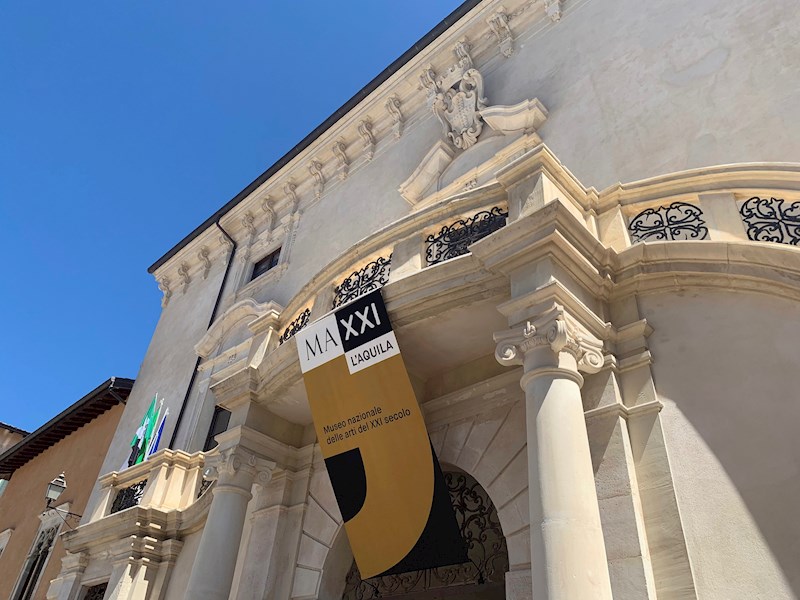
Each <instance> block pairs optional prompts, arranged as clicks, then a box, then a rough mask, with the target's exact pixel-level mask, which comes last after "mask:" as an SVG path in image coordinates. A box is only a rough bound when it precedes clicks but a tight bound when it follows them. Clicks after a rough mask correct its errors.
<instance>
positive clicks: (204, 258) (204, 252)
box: [197, 246, 211, 279]
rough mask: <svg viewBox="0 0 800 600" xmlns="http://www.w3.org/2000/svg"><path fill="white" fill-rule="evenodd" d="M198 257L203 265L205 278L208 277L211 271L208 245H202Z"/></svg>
mask: <svg viewBox="0 0 800 600" xmlns="http://www.w3.org/2000/svg"><path fill="white" fill-rule="evenodd" d="M197 258H198V259H199V260H200V263H201V264H202V265H203V279H208V273H209V272H210V271H211V259H210V258H209V256H208V247H207V246H200V250H198V251H197Z"/></svg>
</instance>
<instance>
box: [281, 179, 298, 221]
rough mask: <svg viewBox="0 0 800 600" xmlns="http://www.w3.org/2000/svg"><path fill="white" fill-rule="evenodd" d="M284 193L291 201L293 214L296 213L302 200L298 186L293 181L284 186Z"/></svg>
mask: <svg viewBox="0 0 800 600" xmlns="http://www.w3.org/2000/svg"><path fill="white" fill-rule="evenodd" d="M283 192H284V193H285V194H286V197H287V198H288V199H289V202H290V206H291V207H292V208H291V210H292V213H296V212H297V209H298V207H299V206H300V198H299V197H298V195H297V185H295V183H294V181H292V180H291V179H290V180H289V181H287V182H286V183H284V184H283Z"/></svg>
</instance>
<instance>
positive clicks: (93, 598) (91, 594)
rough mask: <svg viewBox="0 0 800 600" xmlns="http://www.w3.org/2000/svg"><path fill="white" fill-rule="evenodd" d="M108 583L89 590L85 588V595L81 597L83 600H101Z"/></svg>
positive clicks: (94, 586)
mask: <svg viewBox="0 0 800 600" xmlns="http://www.w3.org/2000/svg"><path fill="white" fill-rule="evenodd" d="M107 588H108V583H99V584H97V585H93V586H92V587H90V588H86V593H85V594H84V595H83V600H103V596H105V595H106V589H107Z"/></svg>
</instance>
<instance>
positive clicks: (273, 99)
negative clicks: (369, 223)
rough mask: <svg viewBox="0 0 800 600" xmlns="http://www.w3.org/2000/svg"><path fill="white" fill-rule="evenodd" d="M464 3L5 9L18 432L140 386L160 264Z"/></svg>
mask: <svg viewBox="0 0 800 600" xmlns="http://www.w3.org/2000/svg"><path fill="white" fill-rule="evenodd" d="M459 4H460V0H435V1H430V0H428V1H425V0H395V1H388V0H387V1H383V0H358V1H350V2H327V1H322V0H318V1H313V2H309V1H306V2H289V1H285V2H276V1H275V0H261V1H260V2H256V1H252V0H242V1H234V2H210V1H207V0H191V1H189V0H169V1H168V2H155V1H143V0H136V1H132V0H130V1H122V2H107V1H104V2H96V1H95V2H92V1H87V2H56V1H52V2H4V3H2V6H0V225H1V226H2V232H1V233H0V251H1V252H2V257H3V262H4V264H5V268H4V270H3V271H4V273H3V276H2V279H0V292H1V293H2V308H3V311H2V312H3V315H4V316H5V323H4V327H3V335H2V338H0V339H1V340H2V341H1V343H0V348H1V350H0V369H2V374H3V376H2V378H0V421H4V422H7V423H10V424H12V425H15V426H17V427H21V428H24V429H27V430H30V431H32V430H34V429H35V428H37V427H39V426H40V425H42V424H43V423H44V422H46V421H47V420H48V419H50V418H51V417H53V416H54V415H56V414H57V413H58V412H60V411H61V410H63V409H64V408H65V407H67V406H68V405H70V404H72V403H73V402H75V401H76V400H78V399H79V398H80V397H82V396H83V395H84V394H86V393H87V392H89V391H90V390H92V389H93V388H94V387H96V386H97V385H98V384H100V383H101V382H102V381H104V380H105V379H107V378H108V377H110V376H112V375H117V376H122V377H135V376H136V373H137V371H138V369H139V365H140V364H141V361H142V358H143V357H144V354H145V351H146V349H147V344H148V342H149V340H150V337H151V335H152V332H153V329H154V327H155V324H156V321H157V319H158V315H159V311H160V304H159V302H160V296H161V294H160V292H159V291H158V289H157V286H156V284H155V282H154V280H153V278H152V277H151V276H150V275H148V274H147V267H148V266H149V265H150V264H151V263H153V262H154V261H155V260H156V259H157V258H159V257H160V256H161V255H162V254H164V253H165V252H166V251H167V250H169V249H170V248H171V247H172V246H173V245H174V244H176V243H177V242H178V241H179V240H180V239H181V238H183V236H184V235H186V234H187V233H189V232H190V231H191V230H192V229H194V227H196V226H197V225H198V224H200V223H201V222H202V221H203V220H204V219H205V218H206V217H208V216H209V215H210V214H211V213H213V212H214V211H215V210H217V209H218V208H219V207H220V206H222V205H223V204H224V203H225V202H227V201H228V200H230V199H231V198H232V197H233V196H234V195H236V193H237V192H239V191H240V190H241V189H242V188H244V187H245V186H246V185H247V184H248V183H250V181H252V180H253V179H255V178H256V177H257V176H258V175H259V174H260V173H261V172H263V171H264V170H266V168H267V167H269V166H270V165H271V164H272V163H273V162H275V161H276V160H277V159H278V158H280V157H281V156H282V155H283V154H284V153H285V152H287V151H288V150H289V149H290V148H291V147H292V146H294V145H295V144H296V143H297V142H298V141H300V139H301V138H302V137H304V136H305V135H306V134H307V133H308V132H309V131H311V130H312V129H313V128H314V127H315V126H316V125H318V124H319V123H320V122H321V121H323V120H324V119H325V118H326V117H327V116H328V115H330V114H331V113H332V112H333V111H334V110H335V109H336V108H338V107H339V106H340V105H341V104H343V103H344V102H345V101H346V100H347V99H348V98H350V96H352V95H353V94H354V93H356V92H357V91H358V90H359V89H361V87H363V86H364V85H365V84H366V83H367V82H368V81H369V80H371V79H372V78H373V77H374V76H375V75H377V74H378V73H379V72H380V71H381V70H383V68H385V67H386V66H388V64H389V63H390V62H391V61H393V60H394V59H395V58H397V57H398V56H399V55H400V54H402V53H403V52H404V51H405V50H406V49H408V48H409V47H410V46H411V45H412V44H413V43H414V42H416V41H417V40H418V39H419V38H420V37H422V36H423V35H424V34H425V33H427V31H428V30H430V29H431V28H432V27H434V26H435V25H436V24H437V23H438V22H439V21H440V20H441V19H442V18H444V17H445V16H446V15H447V14H449V13H450V12H451V11H452V10H453V9H455V8H456V7H457V6H458V5H459Z"/></svg>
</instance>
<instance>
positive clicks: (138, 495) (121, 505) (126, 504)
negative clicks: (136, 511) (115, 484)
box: [110, 479, 147, 515]
mask: <svg viewBox="0 0 800 600" xmlns="http://www.w3.org/2000/svg"><path fill="white" fill-rule="evenodd" d="M146 485H147V479H142V480H141V481H137V482H136V483H134V484H133V485H129V486H128V487H125V488H122V489H120V490H119V491H117V495H116V496H115V497H114V502H113V503H112V504H111V511H110V514H112V515H113V514H114V513H117V512H119V511H121V510H125V509H126V508H130V507H132V506H138V505H139V502H141V501H142V496H144V487H145V486H146Z"/></svg>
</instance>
